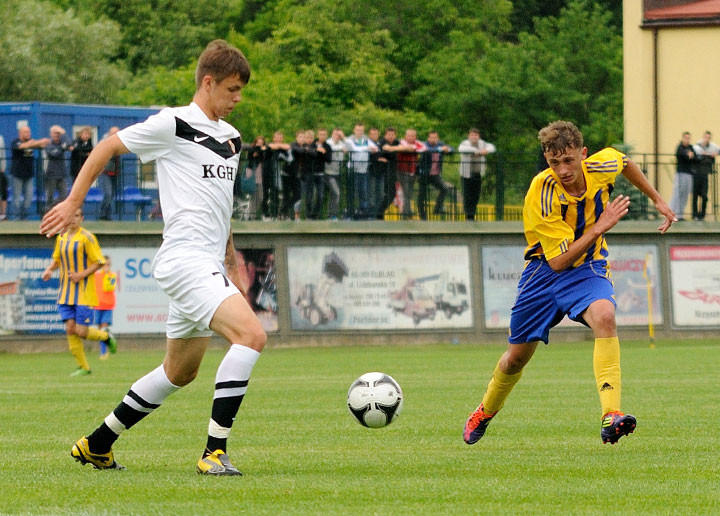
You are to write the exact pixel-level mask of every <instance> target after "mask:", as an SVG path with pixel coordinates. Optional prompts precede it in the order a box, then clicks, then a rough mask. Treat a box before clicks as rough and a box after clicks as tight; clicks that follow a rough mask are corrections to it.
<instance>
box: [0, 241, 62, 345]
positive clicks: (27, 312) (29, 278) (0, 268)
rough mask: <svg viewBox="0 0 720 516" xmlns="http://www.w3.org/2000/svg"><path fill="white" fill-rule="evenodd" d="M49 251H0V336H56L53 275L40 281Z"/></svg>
mask: <svg viewBox="0 0 720 516" xmlns="http://www.w3.org/2000/svg"><path fill="white" fill-rule="evenodd" d="M51 262H52V248H47V249H0V334H23V333H60V332H63V331H64V326H63V323H62V321H61V320H60V315H59V314H58V311H57V295H58V289H59V288H60V281H59V279H58V275H57V273H55V274H54V276H53V278H51V279H50V280H49V281H43V280H42V278H41V276H42V273H43V271H44V270H45V269H46V268H47V266H48V265H50V263H51Z"/></svg>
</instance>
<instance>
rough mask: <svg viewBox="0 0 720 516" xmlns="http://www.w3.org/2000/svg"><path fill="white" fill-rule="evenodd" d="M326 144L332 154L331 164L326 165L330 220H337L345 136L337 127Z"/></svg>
mask: <svg viewBox="0 0 720 516" xmlns="http://www.w3.org/2000/svg"><path fill="white" fill-rule="evenodd" d="M326 143H327V145H328V147H329V148H330V150H331V152H332V159H331V160H330V163H326V164H325V184H326V185H327V188H328V192H330V203H329V206H328V212H329V216H330V220H337V219H338V211H339V208H340V168H341V166H342V164H343V161H345V152H347V149H346V148H345V135H344V134H343V132H342V130H341V129H340V128H338V127H336V128H335V129H333V131H332V136H331V137H330V139H329V140H328V141H327V142H326Z"/></svg>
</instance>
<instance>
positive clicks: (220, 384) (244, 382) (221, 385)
mask: <svg viewBox="0 0 720 516" xmlns="http://www.w3.org/2000/svg"><path fill="white" fill-rule="evenodd" d="M247 384H248V380H240V381H231V382H218V383H216V384H215V389H237V388H238V387H247Z"/></svg>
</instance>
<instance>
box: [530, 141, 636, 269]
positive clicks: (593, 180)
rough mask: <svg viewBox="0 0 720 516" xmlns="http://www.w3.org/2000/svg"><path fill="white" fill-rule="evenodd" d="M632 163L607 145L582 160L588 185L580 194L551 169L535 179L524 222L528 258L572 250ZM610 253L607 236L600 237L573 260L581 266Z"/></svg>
mask: <svg viewBox="0 0 720 516" xmlns="http://www.w3.org/2000/svg"><path fill="white" fill-rule="evenodd" d="M627 164H628V158H627V156H625V155H624V154H623V153H622V152H620V151H617V150H615V149H613V148H610V147H608V148H606V149H603V150H601V151H600V152H596V153H595V154H593V155H592V156H589V157H588V158H586V159H584V160H583V162H582V170H583V175H584V176H585V184H586V186H587V188H586V190H585V193H584V194H583V195H581V196H580V197H575V196H573V195H570V194H569V193H568V192H567V191H566V190H565V188H564V187H563V185H562V182H561V181H560V179H559V178H558V176H557V175H556V174H555V172H553V170H552V169H551V168H548V169H546V170H543V171H542V172H540V173H539V174H538V175H536V176H535V178H533V180H532V183H531V184H530V188H529V190H528V192H527V195H526V196H525V204H524V206H523V225H524V230H525V238H526V239H527V242H528V247H527V248H526V249H525V259H526V260H530V259H532V258H542V257H544V258H545V259H546V260H551V259H553V258H555V257H556V256H560V255H561V254H562V253H564V252H566V251H567V250H568V247H569V246H570V244H571V243H572V242H574V241H575V240H577V239H578V238H580V237H581V236H582V235H583V234H584V233H585V231H587V230H588V229H589V228H591V227H592V225H593V224H595V221H597V220H598V218H599V217H600V214H601V213H602V212H603V210H604V209H605V205H606V204H607V202H608V200H609V199H610V194H611V193H612V191H613V187H614V184H615V178H616V177H617V175H618V174H619V173H621V172H622V171H623V170H624V169H625V167H626V166H627ZM607 255H608V249H607V243H606V242H605V237H604V236H603V235H601V236H600V237H598V239H597V240H596V241H595V242H594V243H593V244H592V245H591V246H590V247H589V248H588V250H587V251H586V252H585V253H583V254H582V255H581V256H580V257H579V258H578V259H577V260H576V261H575V263H573V267H577V266H579V265H581V264H583V263H585V262H589V261H591V260H604V259H605V258H606V257H607Z"/></svg>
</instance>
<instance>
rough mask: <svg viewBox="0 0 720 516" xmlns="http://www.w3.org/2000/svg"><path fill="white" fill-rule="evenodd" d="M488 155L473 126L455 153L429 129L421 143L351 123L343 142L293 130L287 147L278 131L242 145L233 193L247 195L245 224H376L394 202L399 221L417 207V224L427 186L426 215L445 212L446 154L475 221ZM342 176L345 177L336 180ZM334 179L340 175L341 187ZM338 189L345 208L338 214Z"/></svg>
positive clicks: (337, 132)
mask: <svg viewBox="0 0 720 516" xmlns="http://www.w3.org/2000/svg"><path fill="white" fill-rule="evenodd" d="M328 136H329V137H328ZM495 150H496V149H495V146H494V145H493V144H491V143H489V142H485V141H483V140H482V139H481V138H480V131H479V130H478V129H474V128H473V129H470V131H469V132H468V138H467V139H466V140H464V141H463V142H461V143H460V145H459V147H458V149H457V151H456V150H455V149H454V148H453V147H451V146H449V145H447V144H446V143H445V142H443V141H442V140H440V136H439V135H438V133H437V131H430V132H429V133H428V134H427V137H426V139H425V140H424V141H422V140H420V139H419V138H418V135H417V131H416V130H415V129H407V130H406V131H405V133H404V136H403V137H402V138H398V136H397V130H396V129H395V128H393V127H388V128H386V129H385V131H384V134H383V136H382V137H381V136H380V131H379V130H378V129H376V128H370V129H369V130H368V131H367V133H366V131H365V125H364V124H362V123H357V124H355V126H354V127H353V129H352V134H350V135H349V136H346V135H345V134H344V133H343V131H342V129H340V128H334V129H333V130H332V132H331V133H330V134H329V135H328V131H327V129H325V128H320V129H318V130H317V132H315V131H312V130H304V131H297V132H296V134H295V139H294V140H293V141H292V142H289V143H288V142H286V141H285V135H284V134H283V133H282V132H280V131H277V132H275V133H274V134H273V138H272V141H271V142H270V143H268V142H266V140H265V139H264V138H263V137H262V136H259V137H257V138H255V140H254V141H253V142H252V144H251V145H250V146H249V148H248V160H247V167H246V169H245V171H244V173H242V174H241V179H240V181H239V182H238V184H237V191H236V193H237V194H238V195H239V196H243V195H244V196H248V197H250V203H249V206H248V208H247V209H248V212H249V213H250V216H249V217H248V218H255V216H256V214H258V215H259V216H261V217H262V218H263V219H264V220H268V219H272V218H276V217H277V218H279V219H291V220H299V219H301V218H306V219H312V220H317V219H320V218H325V216H327V218H329V219H330V220H337V219H338V218H340V217H344V218H348V219H360V220H372V219H380V220H382V219H383V218H384V215H385V212H386V210H387V209H388V208H389V207H390V206H391V205H393V204H395V205H396V206H397V210H398V213H399V214H400V216H401V217H402V218H406V219H409V218H411V217H413V216H414V215H415V209H414V207H413V202H416V211H417V214H418V215H419V216H420V218H421V219H423V220H424V219H427V215H428V206H429V205H430V200H429V193H430V192H431V191H430V188H432V189H434V190H436V191H437V197H436V199H435V201H434V203H433V208H432V209H433V214H434V215H443V214H444V213H445V199H446V197H447V194H448V192H449V190H450V188H451V187H452V185H451V184H450V183H448V182H447V181H446V180H445V179H444V178H443V165H444V163H445V161H446V160H445V156H446V155H448V154H450V153H455V152H457V153H459V155H460V176H461V178H462V190H463V206H464V210H465V217H466V219H467V220H474V219H475V211H476V209H477V204H478V199H479V197H480V188H481V184H482V178H483V176H485V174H486V171H487V162H486V156H487V155H488V154H491V153H493V152H495ZM343 170H347V174H345V175H343V174H342V171H343ZM341 177H345V183H344V188H342V187H341ZM416 187H419V188H416ZM416 189H417V190H418V191H417V194H416V192H415V190H416ZM343 191H344V192H345V198H344V200H345V210H344V213H340V205H341V202H340V201H341V193H342V192H343ZM326 198H327V200H326ZM326 204H327V210H324V207H325V205H326ZM325 214H326V215H325Z"/></svg>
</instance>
